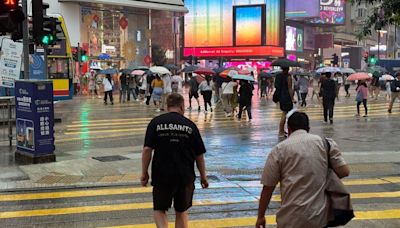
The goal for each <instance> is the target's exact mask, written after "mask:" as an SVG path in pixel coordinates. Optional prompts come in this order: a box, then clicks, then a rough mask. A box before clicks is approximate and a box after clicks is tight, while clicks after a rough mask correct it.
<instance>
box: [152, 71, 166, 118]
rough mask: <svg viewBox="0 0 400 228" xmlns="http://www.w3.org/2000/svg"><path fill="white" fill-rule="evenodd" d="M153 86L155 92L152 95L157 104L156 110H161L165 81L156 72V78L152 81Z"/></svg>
mask: <svg viewBox="0 0 400 228" xmlns="http://www.w3.org/2000/svg"><path fill="white" fill-rule="evenodd" d="M151 87H152V88H153V93H152V95H151V97H152V98H153V102H154V105H155V106H156V108H157V109H156V112H160V111H161V107H160V105H161V97H162V95H163V93H164V92H163V91H164V82H163V80H162V79H161V77H160V75H158V74H156V78H155V79H154V80H153V81H152V82H151Z"/></svg>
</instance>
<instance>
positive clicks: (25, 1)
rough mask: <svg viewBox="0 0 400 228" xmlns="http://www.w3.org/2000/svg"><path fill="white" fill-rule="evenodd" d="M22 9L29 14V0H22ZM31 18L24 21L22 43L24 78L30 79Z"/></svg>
mask: <svg viewBox="0 0 400 228" xmlns="http://www.w3.org/2000/svg"><path fill="white" fill-rule="evenodd" d="M22 11H23V12H24V14H25V15H28V0H22ZM28 23H29V19H28V16H26V19H25V20H24V21H23V22H22V33H23V38H22V45H23V58H24V59H23V61H24V79H29V31H28Z"/></svg>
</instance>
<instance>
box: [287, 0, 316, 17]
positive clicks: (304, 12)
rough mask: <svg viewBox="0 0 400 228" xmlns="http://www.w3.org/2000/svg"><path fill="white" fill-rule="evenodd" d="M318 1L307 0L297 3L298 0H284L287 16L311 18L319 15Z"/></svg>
mask: <svg viewBox="0 0 400 228" xmlns="http://www.w3.org/2000/svg"><path fill="white" fill-rule="evenodd" d="M319 1H320V0H307V1H303V2H302V3H301V4H299V0H286V17H287V18H313V17H319V8H320V6H319V4H320V3H319Z"/></svg>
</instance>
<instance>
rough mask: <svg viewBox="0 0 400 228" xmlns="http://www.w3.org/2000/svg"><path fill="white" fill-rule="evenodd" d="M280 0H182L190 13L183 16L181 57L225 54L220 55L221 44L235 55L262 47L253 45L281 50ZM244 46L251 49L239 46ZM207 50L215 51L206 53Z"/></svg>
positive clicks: (242, 54) (247, 54) (260, 54)
mask: <svg viewBox="0 0 400 228" xmlns="http://www.w3.org/2000/svg"><path fill="white" fill-rule="evenodd" d="M281 1H283V0H245V1H243V0H185V6H186V8H187V9H188V10H189V13H187V14H185V17H184V47H185V48H184V56H186V57H187V56H190V55H195V56H197V57H214V56H226V55H223V54H222V53H223V52H224V51H225V49H221V48H223V47H227V48H229V50H230V51H229V52H232V53H236V55H235V56H251V54H252V53H259V51H260V50H262V48H254V47H257V46H260V47H266V46H273V47H274V48H272V49H273V50H274V52H276V50H275V49H279V48H281V49H283V48H282V47H279V45H280V32H281V29H280V28H281V27H280V24H281V22H280V21H281V20H280V19H281V13H280V10H281ZM242 6H243V7H242ZM263 8H265V10H264V12H263ZM235 11H236V12H235ZM234 14H236V15H235V16H234ZM235 24H236V29H235V28H234V27H235ZM261 26H262V27H261ZM244 46H252V48H248V50H246V51H243V50H242V49H240V48H239V47H244ZM210 48H211V49H210ZM189 49H190V50H189ZM203 49H204V50H203ZM267 49H268V50H271V49H269V48H267ZM210 50H212V51H210ZM265 50H266V49H265ZM217 52H221V54H218V53H217ZM278 52H279V53H283V51H278ZM201 53H204V54H201ZM207 53H215V54H214V55H206V54H207ZM196 54H200V55H196ZM266 55H267V54H266V53H259V54H258V56H266Z"/></svg>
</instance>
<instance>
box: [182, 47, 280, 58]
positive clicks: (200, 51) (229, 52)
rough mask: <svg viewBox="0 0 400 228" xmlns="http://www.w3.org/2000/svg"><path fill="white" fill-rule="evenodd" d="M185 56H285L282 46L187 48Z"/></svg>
mask: <svg viewBox="0 0 400 228" xmlns="http://www.w3.org/2000/svg"><path fill="white" fill-rule="evenodd" d="M183 53H184V56H186V57H188V56H191V55H192V56H199V57H219V56H239V57H240V56H278V57H283V56H284V50H283V48H281V47H272V46H257V47H217V48H185V49H184V51H183Z"/></svg>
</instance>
